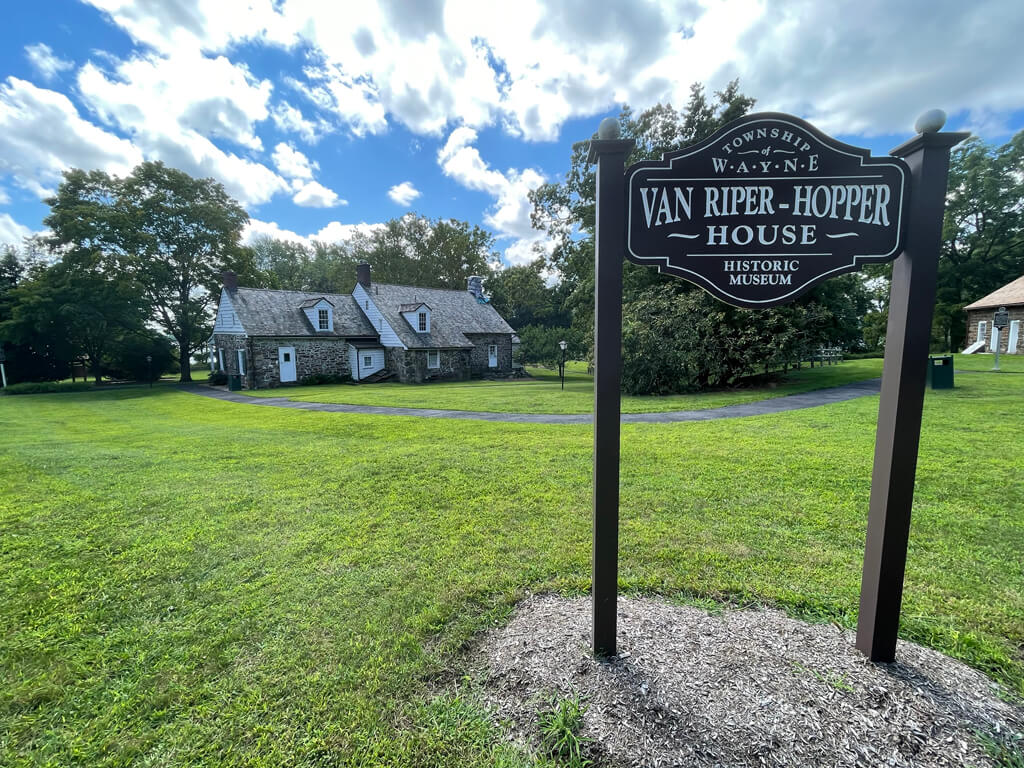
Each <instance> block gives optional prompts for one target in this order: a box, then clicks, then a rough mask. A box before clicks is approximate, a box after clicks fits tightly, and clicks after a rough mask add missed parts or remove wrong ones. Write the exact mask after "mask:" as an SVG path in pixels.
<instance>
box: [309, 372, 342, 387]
mask: <svg viewBox="0 0 1024 768" xmlns="http://www.w3.org/2000/svg"><path fill="white" fill-rule="evenodd" d="M350 381H352V377H351V376H342V375H340V374H336V373H311V374H310V375H309V376H304V377H303V378H302V381H300V382H299V383H300V384H302V385H304V386H310V385H316V384H346V383H348V382H350Z"/></svg>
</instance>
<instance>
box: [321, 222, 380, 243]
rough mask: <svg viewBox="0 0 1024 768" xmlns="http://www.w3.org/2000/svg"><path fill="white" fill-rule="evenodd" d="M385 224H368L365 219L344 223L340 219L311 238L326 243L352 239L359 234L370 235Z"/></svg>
mask: <svg viewBox="0 0 1024 768" xmlns="http://www.w3.org/2000/svg"><path fill="white" fill-rule="evenodd" d="M383 226H384V225H383V224H367V223H366V222H365V221H361V222H359V223H358V224H342V223H341V222H340V221H332V222H330V223H329V224H328V225H327V226H325V227H322V228H321V229H320V231H318V232H317V233H316V234H313V235H310V239H311V240H319V241H321V242H324V243H339V242H344V241H345V240H351V239H352V238H353V237H354V236H355V235H357V234H364V235H369V234H371V233H372V232H373V231H374V230H377V229H381V228H382V227H383Z"/></svg>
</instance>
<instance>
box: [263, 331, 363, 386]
mask: <svg viewBox="0 0 1024 768" xmlns="http://www.w3.org/2000/svg"><path fill="white" fill-rule="evenodd" d="M279 347H294V349H295V375H296V378H297V379H298V382H301V381H302V380H303V379H304V378H306V377H307V376H312V375H313V374H314V373H327V374H331V375H333V376H350V375H351V371H350V369H349V358H348V342H347V341H345V340H344V339H294V338H292V339H289V338H273V337H270V338H259V339H253V343H252V351H253V357H254V358H255V360H254V362H253V366H252V367H253V370H254V371H255V372H256V387H257V388H259V389H263V388H268V387H280V386H281V385H282V383H283V382H282V381H281V368H280V363H279V357H278V348H279ZM284 383H285V384H287V383H290V382H284Z"/></svg>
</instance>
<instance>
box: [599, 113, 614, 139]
mask: <svg viewBox="0 0 1024 768" xmlns="http://www.w3.org/2000/svg"><path fill="white" fill-rule="evenodd" d="M597 138H599V139H617V138H619V121H618V120H616V119H615V118H614V117H606V118H605V119H604V120H602V121H601V124H600V125H599V126H597Z"/></svg>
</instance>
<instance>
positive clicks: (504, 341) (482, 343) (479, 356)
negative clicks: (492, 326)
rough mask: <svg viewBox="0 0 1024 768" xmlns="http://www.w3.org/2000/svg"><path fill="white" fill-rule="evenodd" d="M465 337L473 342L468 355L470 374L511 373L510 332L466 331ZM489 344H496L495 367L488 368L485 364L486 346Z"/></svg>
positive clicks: (502, 374) (501, 374)
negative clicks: (496, 365)
mask: <svg viewBox="0 0 1024 768" xmlns="http://www.w3.org/2000/svg"><path fill="white" fill-rule="evenodd" d="M466 338H467V339H469V340H470V341H471V342H472V343H473V349H472V351H471V352H470V355H469V367H470V372H471V373H472V375H474V376H486V375H487V374H497V375H499V376H504V375H508V374H510V373H512V336H511V335H510V334H507V333H493V334H491V333H467V334H466ZM490 344H496V345H497V346H498V367H497V368H490V367H488V365H487V362H488V361H487V347H488V345H490Z"/></svg>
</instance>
